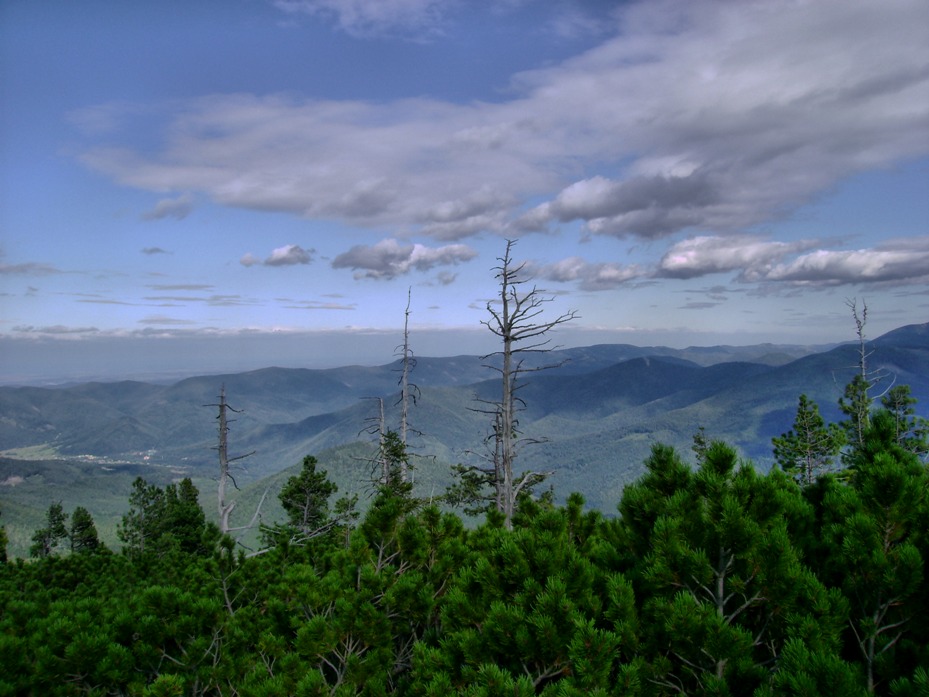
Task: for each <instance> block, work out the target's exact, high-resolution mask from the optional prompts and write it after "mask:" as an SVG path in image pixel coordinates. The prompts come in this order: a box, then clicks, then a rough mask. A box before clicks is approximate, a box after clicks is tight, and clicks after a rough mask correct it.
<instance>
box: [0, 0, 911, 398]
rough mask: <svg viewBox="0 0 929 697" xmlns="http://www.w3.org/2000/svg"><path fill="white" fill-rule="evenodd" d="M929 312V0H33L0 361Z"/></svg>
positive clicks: (811, 322) (18, 57) (633, 339)
mask: <svg viewBox="0 0 929 697" xmlns="http://www.w3.org/2000/svg"><path fill="white" fill-rule="evenodd" d="M507 240H514V241H515V243H514V246H513V257H514V262H515V263H517V264H524V265H525V266H524V268H523V273H524V274H525V278H526V279H527V283H528V285H525V286H524V287H525V288H527V289H528V288H529V287H535V288H537V289H538V291H539V292H540V293H543V294H544V297H545V299H546V300H550V302H547V303H546V304H545V306H544V307H545V312H546V316H547V317H554V316H558V315H560V314H563V313H567V312H571V311H575V312H576V314H577V318H576V319H575V320H574V321H573V322H571V323H570V324H568V325H564V326H563V327H561V328H560V329H559V331H558V333H557V336H556V337H554V341H555V342H556V343H558V344H559V345H566V346H567V345H585V344H593V343H603V342H623V343H632V344H637V345H667V346H677V347H684V346H690V345H712V344H719V343H726V344H736V345H747V344H755V343H761V342H773V343H785V344H787V343H793V344H796V343H801V344H817V345H818V344H827V343H832V342H838V341H845V340H851V339H854V323H853V321H852V318H851V313H850V310H849V307H848V303H849V302H850V301H854V302H856V303H858V307H859V308H861V307H862V306H863V305H867V307H868V313H869V314H868V324H867V330H866V331H867V334H868V335H870V336H872V337H874V336H878V335H880V334H881V333H883V332H885V331H888V330H890V329H893V328H895V327H898V326H902V325H905V324H912V323H917V322H926V321H929V7H927V6H926V4H925V1H924V0H885V1H884V2H880V3H876V2H873V0H815V1H814V0H745V1H743V2H729V1H724V0H686V1H685V0H643V1H639V2H620V1H617V0H614V1H613V2H603V1H600V0H221V1H220V0H199V1H198V2H188V1H187V0H183V1H178V0H158V1H152V0H138V1H137V2H131V3H117V2H112V0H105V1H100V0H84V1H82V2H80V3H74V2H71V1H70V0H43V2H33V1H31V0H5V1H4V2H3V3H0V382H6V383H12V382H17V381H28V380H42V379H58V378H66V377H68V378H79V377H113V378H116V377H127V376H135V377H140V376H156V375H160V374H168V373H181V372H191V373H193V372H207V371H209V372H222V371H224V370H233V369H234V370H244V369H252V368H259V367H264V366H268V365H287V366H306V367H326V366H337V365H346V364H350V363H365V364H371V365H373V364H384V363H388V362H390V360H392V359H393V357H394V351H395V348H396V346H397V344H398V343H399V342H400V340H401V338H402V335H401V331H402V327H403V322H404V318H405V308H406V305H407V299H408V297H409V323H410V330H411V343H412V347H413V349H414V351H415V352H416V353H417V354H418V355H453V354H460V353H481V352H487V351H492V350H494V349H495V344H494V343H493V337H492V335H490V333H489V332H488V331H487V329H486V327H484V326H482V324H481V321H482V320H487V319H488V317H489V315H488V311H487V303H488V302H489V301H491V300H493V298H494V295H495V293H496V292H497V291H498V290H499V289H498V287H497V285H496V280H495V273H496V271H495V267H497V266H498V265H499V263H500V262H499V258H500V257H501V255H502V254H503V252H504V249H505V245H506V241H507Z"/></svg>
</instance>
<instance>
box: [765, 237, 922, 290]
mask: <svg viewBox="0 0 929 697" xmlns="http://www.w3.org/2000/svg"><path fill="white" fill-rule="evenodd" d="M751 280H759V281H779V282H790V283H795V284H805V285H842V284H863V283H881V282H884V283H913V282H919V283H924V282H927V281H929V238H922V239H912V240H898V241H895V242H892V243H889V244H888V245H885V246H883V247H879V248H875V249H853V250H824V249H820V250H816V251H814V252H810V253H809V254H804V255H801V256H799V257H797V258H796V259H793V260H791V261H789V262H785V263H782V264H777V265H776V266H774V267H772V268H770V269H767V270H766V271H765V272H763V273H757V274H756V273H752V274H751Z"/></svg>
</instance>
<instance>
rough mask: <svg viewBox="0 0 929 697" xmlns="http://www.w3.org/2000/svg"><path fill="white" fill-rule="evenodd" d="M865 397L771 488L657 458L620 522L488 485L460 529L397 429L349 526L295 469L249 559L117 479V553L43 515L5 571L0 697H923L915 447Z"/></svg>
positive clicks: (927, 590) (185, 498) (712, 460)
mask: <svg viewBox="0 0 929 697" xmlns="http://www.w3.org/2000/svg"><path fill="white" fill-rule="evenodd" d="M858 387H861V385H860V383H859V382H858V381H856V380H853V381H852V382H851V383H849V387H848V388H846V390H845V392H844V396H843V402H842V414H843V417H844V418H843V419H842V420H841V421H840V422H838V423H833V424H829V423H827V421H826V420H824V419H823V418H822V417H821V415H820V414H819V412H818V409H816V408H814V407H813V406H811V403H810V402H807V401H805V398H803V399H801V400H800V402H799V406H798V407H797V408H796V409H795V415H794V422H793V428H790V429H789V430H788V431H787V432H786V433H784V434H783V435H782V436H781V437H779V438H778V439H777V441H776V442H775V443H774V445H775V453H776V458H777V461H778V466H776V467H775V468H773V469H772V470H771V471H770V472H768V473H766V474H765V473H762V472H760V471H759V470H758V469H757V468H756V467H754V466H753V465H752V463H751V462H748V461H744V460H740V458H739V457H738V455H737V453H736V451H735V450H734V449H733V448H732V447H731V446H729V445H727V444H725V443H723V442H721V441H712V440H710V439H706V438H704V437H703V436H702V434H698V436H697V437H696V438H694V440H693V453H694V456H695V457H696V461H697V465H696V467H692V466H690V465H689V464H687V463H686V462H685V461H684V460H683V459H682V457H681V454H680V453H678V452H676V451H675V449H674V448H672V447H669V446H666V445H658V444H656V445H654V446H652V449H651V452H650V454H649V456H648V457H647V459H646V460H645V462H644V474H643V475H642V476H640V477H639V478H638V479H637V480H636V481H635V482H633V483H631V484H630V485H629V486H627V487H626V488H625V491H624V492H623V493H622V495H621V496H620V497H618V498H617V499H616V500H615V501H614V503H613V506H611V510H609V511H606V512H607V513H612V514H616V515H609V516H608V515H604V513H601V512H599V511H597V510H590V509H589V508H586V507H585V503H584V499H583V497H582V496H581V495H579V494H574V495H572V496H570V497H569V498H568V500H567V502H566V503H565V505H563V506H559V505H556V504H555V503H554V501H553V499H552V497H551V496H548V495H545V494H544V493H542V494H541V495H539V494H538V492H537V494H536V495H529V494H527V493H526V492H527V491H528V489H526V490H524V491H523V493H522V494H521V495H520V496H519V500H518V502H517V505H516V509H515V514H514V516H513V518H512V520H507V519H506V518H505V517H504V516H503V514H502V513H501V512H500V510H499V508H498V505H497V504H495V503H494V496H493V482H490V484H491V489H490V490H484V491H483V492H482V491H477V492H476V493H477V495H476V496H475V497H472V498H471V499H470V504H469V505H472V506H477V507H478V508H483V509H484V510H485V513H484V514H482V520H481V522H480V524H479V525H477V526H476V527H471V528H469V527H467V526H466V525H464V524H463V522H462V519H461V518H460V517H459V516H458V515H457V514H456V513H453V512H448V511H446V512H443V511H442V510H440V508H438V507H437V506H436V505H435V504H436V503H437V502H438V499H435V500H432V501H430V500H429V499H423V498H420V497H417V496H414V495H413V487H412V486H411V485H410V483H409V481H408V480H407V479H406V478H405V477H404V476H402V475H401V474H400V473H401V472H404V471H406V466H407V465H408V464H409V455H408V453H407V452H406V449H405V448H404V447H403V446H402V443H400V442H399V440H397V438H396V435H395V434H393V433H392V432H388V433H387V434H386V436H385V438H384V440H383V441H382V446H381V448H380V451H379V457H380V459H379V460H378V467H380V469H378V470H377V472H379V473H380V474H379V475H377V476H376V478H375V482H374V484H373V499H372V500H371V501H370V503H369V506H368V507H367V509H366V512H365V513H364V514H363V515H359V514H358V513H357V512H356V506H357V503H358V502H357V500H355V499H354V498H353V497H347V498H346V497H342V498H339V493H340V492H337V491H336V488H337V487H336V486H335V485H334V484H333V483H332V482H331V481H330V479H329V477H328V476H327V473H326V471H325V463H318V462H317V461H316V459H315V458H312V457H306V458H304V460H303V463H302V465H301V467H300V468H299V470H298V471H297V472H296V473H295V474H293V475H292V476H290V477H289V478H287V479H286V481H284V482H282V486H281V488H280V494H279V496H278V499H279V500H278V503H279V505H280V510H281V511H282V512H283V518H282V520H280V521H279V522H277V523H274V524H272V523H270V522H269V523H268V524H265V525H262V526H261V536H260V537H261V539H260V542H259V544H258V546H256V547H253V548H252V549H250V550H246V549H244V548H242V547H240V546H238V545H237V544H236V542H235V541H234V539H233V537H234V535H236V534H238V533H236V532H235V531H230V532H229V533H228V534H226V535H223V534H222V533H221V531H220V530H218V529H217V527H216V526H215V525H214V524H212V523H209V522H208V521H207V518H206V516H205V515H204V513H203V510H202V509H201V507H200V506H199V504H198V501H197V498H198V497H197V490H196V487H195V486H194V485H193V484H192V482H191V481H190V480H189V479H183V480H180V481H179V482H176V483H171V484H168V485H166V486H164V487H161V486H157V485H154V484H151V483H149V482H146V481H145V480H144V479H143V478H141V477H140V478H137V479H135V481H134V482H133V485H132V493H131V496H130V497H129V501H128V505H127V512H126V513H125V515H124V516H123V517H122V521H121V523H120V526H119V537H120V541H121V544H120V548H119V550H118V551H117V550H113V551H111V550H110V549H108V548H107V547H105V546H103V545H101V544H100V543H99V539H98V535H97V531H96V529H95V526H94V522H93V519H92V517H91V516H89V515H88V514H87V511H86V510H83V508H81V509H80V510H79V509H74V510H73V511H70V510H66V509H64V507H63V506H61V505H60V504H57V503H52V504H51V505H50V506H49V508H48V511H47V516H46V519H45V523H44V525H43V526H42V527H41V528H39V529H37V530H36V531H35V533H34V535H33V537H32V540H33V545H32V559H31V560H30V561H24V560H15V561H13V560H10V561H6V560H4V561H5V563H2V564H0V666H2V667H0V694H2V695H18V694H35V695H38V694H41V695H82V694H90V695H108V694H125V695H145V696H152V697H154V696H156V695H157V696H167V695H241V696H243V697H244V696H246V695H248V696H252V695H254V696H258V695H261V696H271V695H280V696H284V695H361V694H398V695H435V696H439V695H442V696H444V695H450V694H465V695H526V696H528V695H537V694H542V695H641V696H662V695H678V694H693V695H756V696H757V697H768V696H772V697H773V696H774V695H836V696H837V697H838V696H842V697H847V696H850V695H851V696H853V695H868V694H882V695H893V696H894V697H911V696H912V697H916V696H924V695H926V694H927V691H929V672H927V669H926V666H927V665H929V624H927V623H926V622H925V618H926V617H929V583H927V578H929V577H927V573H929V568H927V564H929V526H927V521H929V470H927V465H926V463H925V457H926V453H927V451H929V442H927V433H929V431H927V424H926V422H925V421H924V420H922V419H920V417H918V416H917V415H916V413H915V409H914V406H915V405H914V401H913V398H912V397H911V394H910V390H909V388H908V387H906V386H903V385H898V386H896V389H895V390H892V391H891V392H888V393H886V394H885V395H884V396H883V397H882V398H881V400H880V401H877V400H874V399H869V398H868V395H867V389H865V391H864V393H863V394H864V397H865V399H864V400H863V401H862V400H856V399H853V397H855V395H856V394H858V396H861V393H856V392H855V390H856V389H858ZM859 407H864V411H858V409H859ZM836 468H838V472H834V471H833V470H834V469H836ZM452 493H453V492H449V494H450V495H449V496H448V497H445V498H446V500H447V501H449V502H451V501H452V500H453V499H455V496H452V495H451V494H452ZM458 493H459V494H460V493H461V492H460V491H459V492H458ZM485 497H486V498H485ZM458 500H459V502H460V500H461V498H460V496H459V497H458Z"/></svg>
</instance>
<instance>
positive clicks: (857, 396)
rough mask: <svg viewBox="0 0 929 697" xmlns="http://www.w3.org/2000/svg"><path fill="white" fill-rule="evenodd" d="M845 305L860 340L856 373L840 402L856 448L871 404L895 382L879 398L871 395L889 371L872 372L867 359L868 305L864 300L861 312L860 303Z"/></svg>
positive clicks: (854, 301) (846, 302) (861, 443)
mask: <svg viewBox="0 0 929 697" xmlns="http://www.w3.org/2000/svg"><path fill="white" fill-rule="evenodd" d="M845 304H846V305H847V306H848V308H849V309H850V310H851V312H852V319H854V321H855V334H856V336H857V338H858V351H857V353H858V361H857V363H856V364H855V366H854V367H855V369H856V370H857V372H856V374H855V375H854V377H853V378H852V380H851V382H849V383H848V385H846V386H845V391H844V394H843V395H842V397H841V398H840V399H839V409H840V410H841V411H842V413H843V414H845V415H846V416H847V417H848V421H846V422H845V429H846V432H847V434H848V440H849V443H850V444H851V445H852V446H853V447H861V446H863V445H864V433H865V430H867V428H868V426H869V424H870V422H871V405H872V403H873V402H874V400H875V399H876V398H877V397H881V396H883V395H884V394H886V392H887V390H889V389H890V387H892V386H893V382H894V381H893V380H891V383H890V385H889V386H888V387H887V388H886V389H884V391H883V392H882V393H881V394H879V395H876V396H874V395H872V394H871V392H872V390H874V388H875V387H877V385H878V384H879V383H880V382H881V381H883V380H885V379H886V378H887V377H888V373H887V371H884V370H879V369H878V370H875V369H872V368H871V367H870V366H869V364H868V359H869V358H870V357H871V354H872V353H874V351H873V350H869V349H868V345H867V341H866V339H865V325H866V324H867V322H868V305H867V303H865V302H864V300H862V302H861V311H860V312H859V311H858V302H857V300H854V299H852V300H848V299H846V301H845Z"/></svg>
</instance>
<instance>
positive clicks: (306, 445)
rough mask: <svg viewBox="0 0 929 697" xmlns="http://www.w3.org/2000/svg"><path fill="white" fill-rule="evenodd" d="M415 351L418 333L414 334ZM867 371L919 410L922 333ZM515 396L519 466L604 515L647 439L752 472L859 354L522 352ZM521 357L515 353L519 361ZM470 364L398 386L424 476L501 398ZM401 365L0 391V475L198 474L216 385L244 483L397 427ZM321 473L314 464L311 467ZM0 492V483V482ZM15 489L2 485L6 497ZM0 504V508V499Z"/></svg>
mask: <svg viewBox="0 0 929 697" xmlns="http://www.w3.org/2000/svg"><path fill="white" fill-rule="evenodd" d="M412 339H413V342H414V345H415V336H414V337H412ZM868 350H869V351H870V352H871V355H870V356H869V367H870V369H872V370H875V371H880V372H881V373H882V374H883V375H884V376H885V378H884V382H883V384H884V385H886V386H889V385H890V384H892V383H893V382H896V383H898V384H908V385H910V387H911V388H912V391H913V394H914V396H915V397H916V398H917V399H918V400H919V407H918V408H919V411H920V413H922V414H924V415H925V414H927V413H929V323H927V324H916V325H909V326H905V327H901V328H899V329H897V330H894V331H892V332H889V333H887V334H885V335H883V336H881V337H879V338H877V339H874V340H872V341H870V342H868ZM529 359H531V360H532V361H536V362H535V363H533V364H532V365H542V364H556V365H557V367H554V368H552V369H550V370H543V371H539V372H531V373H527V374H526V376H525V380H524V381H523V385H524V386H523V388H522V389H521V390H520V393H519V394H520V396H521V397H522V399H523V400H524V401H525V405H526V409H525V411H524V412H523V413H522V414H521V415H520V429H521V430H522V432H523V433H524V434H525V435H526V436H527V437H529V438H532V439H535V440H538V441H541V442H539V443H536V444H533V445H527V446H526V447H525V448H524V450H523V451H522V453H521V455H520V458H519V466H520V467H522V468H531V469H537V470H551V471H554V472H555V473H556V474H555V476H554V477H553V478H552V479H551V483H552V485H553V486H554V487H555V490H556V493H557V494H558V496H559V497H562V496H565V495H567V494H568V493H570V492H571V491H581V492H582V493H584V494H585V495H586V496H587V499H588V501H589V502H590V504H591V505H593V506H597V507H602V508H604V509H609V510H612V509H613V507H614V506H615V503H616V502H617V501H618V500H619V492H620V491H621V489H622V487H623V486H624V485H625V484H626V483H627V482H629V481H630V480H632V479H634V478H635V477H637V476H638V475H639V474H640V473H641V471H642V461H643V459H644V458H645V457H646V456H647V454H648V451H649V449H650V447H651V445H652V444H653V443H655V442H659V441H660V442H664V443H668V444H671V445H674V446H676V447H678V448H679V449H680V450H681V451H682V452H684V453H685V454H686V455H687V456H689V455H690V453H689V448H690V445H691V442H692V436H693V434H694V433H695V432H696V431H697V430H698V429H699V428H701V427H702V428H704V429H705V432H706V434H707V435H708V436H709V437H712V438H722V439H725V440H727V441H729V442H730V443H732V444H734V445H736V446H737V447H738V448H739V449H740V450H741V451H742V452H743V453H744V454H745V455H746V456H747V457H750V458H752V459H753V460H755V461H756V463H757V464H758V465H759V466H761V467H766V466H768V465H769V464H770V461H771V438H772V437H773V436H777V435H780V434H781V433H783V432H784V431H786V430H787V429H788V428H790V426H791V424H792V421H793V417H794V414H795V412H796V406H797V398H798V396H799V395H800V394H801V393H806V394H807V395H808V396H810V397H811V398H813V399H815V400H816V401H817V402H818V403H819V406H820V408H821V410H822V412H823V414H824V416H825V417H826V418H827V419H832V420H838V418H839V413H838V408H837V400H838V399H839V397H840V395H841V394H842V390H843V388H844V386H845V384H846V383H847V382H848V381H849V380H850V379H851V377H852V375H853V374H854V372H855V369H856V368H855V366H856V362H857V345H856V344H843V345H839V346H835V347H831V348H828V349H819V350H815V349H811V348H808V347H798V346H776V345H760V346H751V347H730V346H715V347H711V348H688V349H680V350H678V349H670V348H662V347H645V348H643V347H635V346H628V345H615V344H610V345H598V346H590V347H585V348H574V349H567V350H561V351H556V352H552V353H549V354H530V355H529ZM527 360H528V359H527ZM485 363H486V361H482V359H480V358H479V357H475V356H457V357H452V358H425V357H420V358H417V359H416V365H415V369H414V370H413V372H412V375H411V378H412V381H413V382H415V383H416V384H417V385H418V387H419V397H418V399H417V402H416V405H415V406H414V407H413V408H412V412H411V425H412V426H413V427H414V428H415V429H416V431H417V432H418V434H420V435H416V436H415V437H413V438H412V439H411V445H412V449H413V450H414V452H416V453H417V454H419V455H422V456H423V457H422V458H417V460H418V461H420V462H421V463H422V464H421V465H420V467H421V468H422V475H421V476H422V477H423V478H424V480H430V481H432V482H433V486H435V482H439V483H441V482H442V481H444V480H445V479H447V477H445V476H444V474H443V473H444V472H447V467H448V464H449V463H454V462H462V461H473V460H474V459H475V458H476V457H478V456H479V454H480V453H481V452H482V449H483V447H484V440H485V438H486V437H487V436H488V434H489V433H490V417H489V416H488V415H487V414H484V413H481V412H480V403H479V402H478V401H476V399H484V400H493V399H494V398H495V397H496V396H497V394H498V392H499V384H498V381H497V380H496V379H495V375H496V374H495V373H494V371H492V370H490V369H488V368H487V367H486V366H485ZM399 370H400V364H399V362H395V363H392V364H389V365H384V366H380V367H373V368H372V367H358V366H349V367H343V368H337V369H328V370H304V369H283V368H266V369H263V370H256V371H252V372H247V373H238V374H230V375H211V376H203V377H195V378H189V379H186V380H181V381H180V382H177V383H174V384H171V385H157V384H150V383H144V382H133V381H122V382H112V383H98V382H93V383H86V384H79V385H72V386H68V387H59V388H44V387H43V388H40V387H0V451H2V452H0V455H3V456H5V457H4V460H3V463H5V464H4V465H3V467H4V469H3V470H0V479H3V478H4V477H6V478H9V477H13V476H18V475H16V473H15V472H14V470H15V464H9V463H15V462H17V461H21V460H23V459H25V458H26V457H29V456H32V457H35V454H36V453H41V456H42V457H43V458H45V459H46V460H51V459H52V458H55V457H58V458H64V459H75V458H77V457H78V456H92V457H90V458H85V461H88V460H89V461H94V459H99V458H105V460H100V462H102V463H103V464H104V465H105V464H106V463H107V462H118V461H124V462H127V463H135V464H146V465H149V466H153V467H154V466H161V467H168V468H171V471H177V472H187V473H190V474H191V475H193V476H195V477H201V478H204V479H207V478H209V477H210V476H211V475H212V473H213V471H214V469H215V461H216V454H215V452H214V450H213V449H212V448H213V447H214V446H215V445H216V440H217V433H216V419H215V416H216V413H217V410H216V408H215V407H212V406H205V405H211V404H215V403H216V402H217V397H218V394H219V391H220V389H221V388H222V387H223V386H224V387H225V390H226V395H227V399H228V402H229V404H230V405H231V406H233V407H235V408H236V409H239V410H243V411H242V413H238V414H236V415H235V419H236V420H235V421H234V422H233V423H232V431H231V433H230V448H231V450H232V451H234V452H243V453H244V452H248V451H252V450H254V451H256V455H255V456H254V457H252V458H250V459H249V468H248V469H249V471H248V474H247V477H248V478H249V480H251V481H255V480H258V479H262V478H265V477H268V476H271V475H274V474H276V473H279V472H280V471H281V470H284V469H285V468H288V467H291V466H293V465H295V464H296V463H299V462H300V460H301V459H302V457H303V456H304V455H305V454H309V453H313V454H318V453H321V452H323V451H327V450H329V449H332V448H339V447H347V446H348V445H349V444H352V443H356V442H357V441H370V440H371V436H369V435H368V434H366V433H365V429H366V427H368V426H370V425H371V423H372V421H371V419H372V418H373V417H375V415H376V414H377V411H378V408H377V403H376V401H375V399H374V398H381V399H383V400H384V403H385V406H386V407H387V422H388V426H393V425H395V424H396V423H397V419H398V415H397V408H396V401H397V397H398V392H399V388H398V379H399V377H400V372H399ZM321 464H322V465H324V466H325V464H326V463H325V462H323V463H321ZM2 483H4V482H0V484H2ZM11 496H13V491H12V488H7V487H2V486H0V497H2V499H3V501H6V500H8V499H9V498H10V497H11ZM4 505H6V504H5V503H4Z"/></svg>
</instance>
